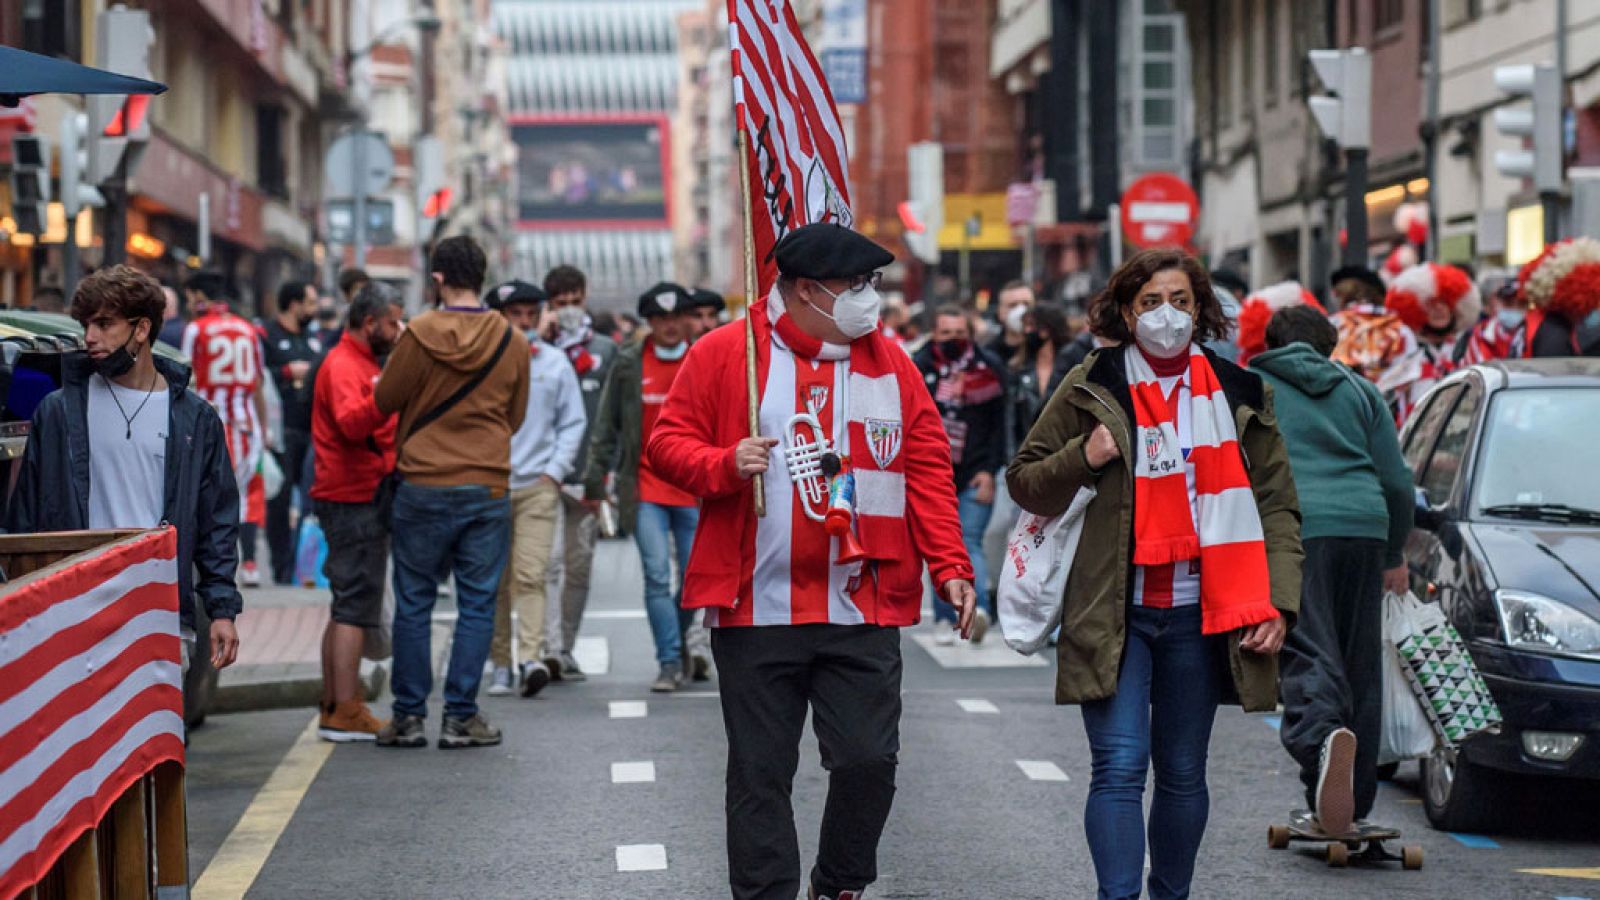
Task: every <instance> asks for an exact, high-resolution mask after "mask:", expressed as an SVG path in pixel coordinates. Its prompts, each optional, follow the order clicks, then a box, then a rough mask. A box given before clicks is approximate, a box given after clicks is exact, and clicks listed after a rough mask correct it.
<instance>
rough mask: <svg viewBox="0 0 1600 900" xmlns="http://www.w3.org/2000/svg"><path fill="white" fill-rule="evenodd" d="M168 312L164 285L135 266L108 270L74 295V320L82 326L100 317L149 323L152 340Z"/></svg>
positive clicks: (87, 281)
mask: <svg viewBox="0 0 1600 900" xmlns="http://www.w3.org/2000/svg"><path fill="white" fill-rule="evenodd" d="M166 312H167V296H166V295H165V294H163V293H161V283H160V282H158V281H156V280H155V279H154V278H151V277H150V276H149V275H146V274H145V273H143V272H141V271H139V270H138V269H135V268H133V267H132V266H123V265H117V266H107V267H106V268H103V269H97V270H96V271H94V272H93V273H91V274H89V275H86V276H84V279H83V280H82V281H80V282H78V289H77V291H75V292H74V293H73V295H72V317H73V318H74V319H77V320H78V324H79V325H84V326H87V325H88V324H89V320H90V319H92V318H94V317H95V316H97V315H100V314H101V313H110V314H112V315H116V316H121V317H122V318H124V319H127V320H129V321H133V320H135V319H149V320H150V339H151V340H155V336H156V332H158V331H160V330H161V319H162V317H163V316H165V315H166Z"/></svg>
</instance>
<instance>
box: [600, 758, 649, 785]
mask: <svg viewBox="0 0 1600 900" xmlns="http://www.w3.org/2000/svg"><path fill="white" fill-rule="evenodd" d="M655 780H656V764H655V763H653V762H648V761H646V762H618V763H612V764H611V783H612V784H649V783H651V782H653V781H655Z"/></svg>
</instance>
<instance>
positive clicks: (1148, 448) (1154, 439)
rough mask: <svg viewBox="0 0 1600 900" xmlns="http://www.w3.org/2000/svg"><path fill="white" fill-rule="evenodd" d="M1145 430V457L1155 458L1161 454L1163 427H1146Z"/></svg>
mask: <svg viewBox="0 0 1600 900" xmlns="http://www.w3.org/2000/svg"><path fill="white" fill-rule="evenodd" d="M1143 431H1144V458H1145V459H1149V460H1153V459H1155V458H1157V457H1159V456H1160V455H1161V445H1162V443H1163V441H1162V437H1161V429H1159V428H1146V429H1143Z"/></svg>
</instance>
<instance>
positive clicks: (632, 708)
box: [610, 700, 650, 719]
mask: <svg viewBox="0 0 1600 900" xmlns="http://www.w3.org/2000/svg"><path fill="white" fill-rule="evenodd" d="M610 707H611V718H613V719H642V718H644V717H645V716H648V715H650V704H648V703H646V702H644V701H643V700H613V701H611V704H610Z"/></svg>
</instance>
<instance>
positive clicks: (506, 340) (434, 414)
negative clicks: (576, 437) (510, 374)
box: [397, 325, 512, 446]
mask: <svg viewBox="0 0 1600 900" xmlns="http://www.w3.org/2000/svg"><path fill="white" fill-rule="evenodd" d="M511 331H512V329H511V326H510V325H507V326H506V330H505V333H504V334H503V335H501V337H500V346H498V347H496V348H494V355H493V356H491V357H489V361H488V362H487V363H485V364H484V365H483V368H481V369H479V370H478V371H477V372H474V373H473V375H472V377H471V378H469V379H467V382H466V383H465V384H463V385H461V387H459V388H457V389H456V392H455V393H453V394H451V395H450V396H448V397H446V398H444V399H443V400H441V401H439V405H438V406H435V407H434V408H433V409H430V410H428V411H427V412H425V413H423V414H422V415H421V416H419V417H418V418H417V420H416V421H415V422H412V423H411V427H410V428H409V429H407V430H406V434H405V437H403V438H401V439H400V441H399V443H400V444H404V443H405V442H406V441H407V440H410V439H411V437H412V435H415V434H416V433H417V432H419V431H421V430H422V429H424V428H427V427H428V426H429V425H432V424H433V423H434V422H437V421H439V420H440V419H441V418H443V417H444V414H445V413H447V412H449V411H450V410H452V409H454V408H455V406H456V404H458V403H460V402H461V401H462V400H465V399H467V395H468V394H470V393H472V392H473V391H475V390H477V389H478V385H480V384H483V380H484V379H485V378H488V377H489V373H490V372H492V371H494V367H495V366H497V365H499V363H500V357H502V356H505V355H506V347H507V346H509V345H510V344H511ZM397 446H398V445H397Z"/></svg>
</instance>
